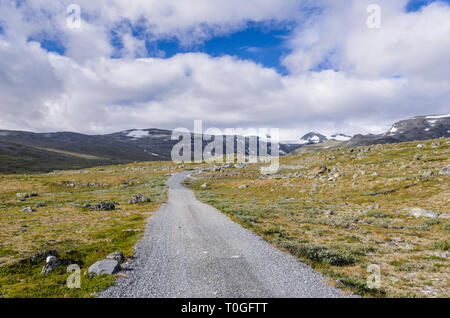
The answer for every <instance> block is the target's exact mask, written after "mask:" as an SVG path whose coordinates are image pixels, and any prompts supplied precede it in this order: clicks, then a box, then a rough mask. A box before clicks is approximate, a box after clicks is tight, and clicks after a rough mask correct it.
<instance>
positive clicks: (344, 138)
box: [328, 134, 352, 141]
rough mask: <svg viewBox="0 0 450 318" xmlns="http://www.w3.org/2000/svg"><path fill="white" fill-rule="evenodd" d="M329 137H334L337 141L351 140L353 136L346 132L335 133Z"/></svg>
mask: <svg viewBox="0 0 450 318" xmlns="http://www.w3.org/2000/svg"><path fill="white" fill-rule="evenodd" d="M328 139H334V140H336V141H349V140H350V139H352V137H350V136H347V135H344V134H334V135H331V136H329V137H328Z"/></svg>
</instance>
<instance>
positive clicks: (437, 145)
mask: <svg viewBox="0 0 450 318" xmlns="http://www.w3.org/2000/svg"><path fill="white" fill-rule="evenodd" d="M440 146H441V144H440V143H439V142H433V143H432V144H431V148H433V149H436V148H439V147H440Z"/></svg>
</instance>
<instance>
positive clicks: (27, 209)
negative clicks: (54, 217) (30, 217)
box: [20, 206, 34, 212]
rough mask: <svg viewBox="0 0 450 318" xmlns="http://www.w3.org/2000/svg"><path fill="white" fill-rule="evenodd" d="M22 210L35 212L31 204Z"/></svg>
mask: <svg viewBox="0 0 450 318" xmlns="http://www.w3.org/2000/svg"><path fill="white" fill-rule="evenodd" d="M20 212H34V209H33V208H32V207H31V206H27V207H24V208H23V209H22V210H20Z"/></svg>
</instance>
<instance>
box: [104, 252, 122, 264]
mask: <svg viewBox="0 0 450 318" xmlns="http://www.w3.org/2000/svg"><path fill="white" fill-rule="evenodd" d="M106 259H112V260H115V261H118V262H119V264H122V263H123V262H124V261H125V257H124V256H123V253H122V252H120V251H119V252H114V253H111V254H109V255H108V256H106Z"/></svg>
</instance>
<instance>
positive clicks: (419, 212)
mask: <svg viewBox="0 0 450 318" xmlns="http://www.w3.org/2000/svg"><path fill="white" fill-rule="evenodd" d="M409 214H410V215H412V216H414V217H416V218H419V217H426V218H433V219H436V218H437V217H438V214H437V213H434V212H430V211H427V210H425V209H422V208H414V209H411V211H410V212H409Z"/></svg>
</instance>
